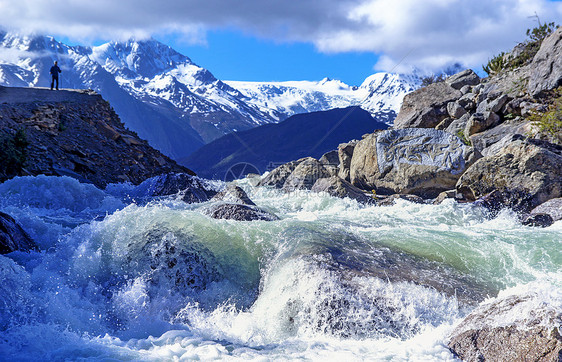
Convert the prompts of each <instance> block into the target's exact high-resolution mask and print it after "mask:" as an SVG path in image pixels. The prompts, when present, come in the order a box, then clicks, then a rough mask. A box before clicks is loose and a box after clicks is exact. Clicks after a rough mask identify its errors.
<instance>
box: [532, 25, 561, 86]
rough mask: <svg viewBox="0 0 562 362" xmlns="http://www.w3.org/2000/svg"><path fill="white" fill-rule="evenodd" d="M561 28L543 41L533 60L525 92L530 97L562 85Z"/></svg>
mask: <svg viewBox="0 0 562 362" xmlns="http://www.w3.org/2000/svg"><path fill="white" fill-rule="evenodd" d="M561 54H562V28H558V29H557V30H556V31H555V32H554V33H552V34H551V35H550V36H548V37H547V38H546V39H544V40H543V42H542V44H541V48H540V49H539V51H538V53H537V54H536V55H535V57H534V58H533V63H532V64H531V71H530V77H529V83H528V85H527V90H528V91H529V93H531V94H532V95H538V94H539V93H541V92H542V91H545V90H549V89H554V88H556V87H559V86H560V85H562V57H561V56H560V55H561Z"/></svg>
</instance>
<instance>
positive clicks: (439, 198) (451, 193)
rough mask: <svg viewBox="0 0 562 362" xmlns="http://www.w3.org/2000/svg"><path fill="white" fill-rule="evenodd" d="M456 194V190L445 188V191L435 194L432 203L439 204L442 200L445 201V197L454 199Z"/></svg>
mask: <svg viewBox="0 0 562 362" xmlns="http://www.w3.org/2000/svg"><path fill="white" fill-rule="evenodd" d="M456 196H457V190H447V191H443V192H442V193H440V194H439V195H437V197H436V198H435V200H433V204H434V205H439V204H440V203H442V202H443V201H445V200H446V199H455V198H456Z"/></svg>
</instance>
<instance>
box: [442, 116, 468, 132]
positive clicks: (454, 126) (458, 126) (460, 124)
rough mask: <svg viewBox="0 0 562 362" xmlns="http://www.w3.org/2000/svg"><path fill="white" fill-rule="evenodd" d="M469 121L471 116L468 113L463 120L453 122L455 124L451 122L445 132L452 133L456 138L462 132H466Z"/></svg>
mask: <svg viewBox="0 0 562 362" xmlns="http://www.w3.org/2000/svg"><path fill="white" fill-rule="evenodd" d="M469 119H470V114H468V113H467V114H465V115H464V116H462V117H461V118H459V119H455V120H453V122H451V124H450V125H448V126H447V128H445V132H447V133H450V134H452V135H454V136H458V135H459V133H460V131H463V132H464V128H465V127H466V124H467V123H468V120H469Z"/></svg>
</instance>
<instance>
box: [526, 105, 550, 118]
mask: <svg viewBox="0 0 562 362" xmlns="http://www.w3.org/2000/svg"><path fill="white" fill-rule="evenodd" d="M519 106H520V107H521V115H522V116H523V117H528V116H530V115H532V114H533V113H536V112H545V111H546V110H547V107H546V106H545V105H544V104H542V103H534V102H521V104H520V105H519Z"/></svg>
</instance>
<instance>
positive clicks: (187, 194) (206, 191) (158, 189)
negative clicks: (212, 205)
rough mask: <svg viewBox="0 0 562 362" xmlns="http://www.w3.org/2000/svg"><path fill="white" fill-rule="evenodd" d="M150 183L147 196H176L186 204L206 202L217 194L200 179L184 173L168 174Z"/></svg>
mask: <svg viewBox="0 0 562 362" xmlns="http://www.w3.org/2000/svg"><path fill="white" fill-rule="evenodd" d="M150 182H152V184H151V185H150V190H149V196H168V195H178V196H180V197H181V199H182V201H184V202H186V203H188V204H191V203H197V202H204V201H208V200H210V199H211V198H212V197H213V196H215V195H216V194H217V192H216V191H215V190H214V189H212V188H211V187H209V186H208V185H207V184H206V183H205V182H204V181H203V180H202V179H200V178H198V177H195V176H192V175H188V174H186V173H169V174H166V175H161V176H158V177H156V178H155V179H153V180H152V181H150Z"/></svg>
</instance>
